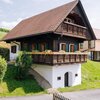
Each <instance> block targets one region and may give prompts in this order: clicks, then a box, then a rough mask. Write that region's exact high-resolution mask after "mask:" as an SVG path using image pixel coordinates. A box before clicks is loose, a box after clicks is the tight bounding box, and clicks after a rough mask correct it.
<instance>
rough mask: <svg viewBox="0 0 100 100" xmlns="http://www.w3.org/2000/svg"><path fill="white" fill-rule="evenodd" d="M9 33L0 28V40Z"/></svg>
mask: <svg viewBox="0 0 100 100" xmlns="http://www.w3.org/2000/svg"><path fill="white" fill-rule="evenodd" d="M8 32H9V30H8V29H4V28H0V40H1V39H2V38H3V37H4V36H5V35H6V34H7V33H8Z"/></svg>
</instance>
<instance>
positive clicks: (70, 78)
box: [64, 72, 73, 87]
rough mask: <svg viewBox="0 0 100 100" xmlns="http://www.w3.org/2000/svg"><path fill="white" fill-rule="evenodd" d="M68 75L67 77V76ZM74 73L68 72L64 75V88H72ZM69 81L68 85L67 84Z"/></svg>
mask: <svg viewBox="0 0 100 100" xmlns="http://www.w3.org/2000/svg"><path fill="white" fill-rule="evenodd" d="M66 74H67V75H66ZM66 79H67V80H66ZM72 79H73V78H72V72H66V73H65V74H64V87H69V86H72ZM66 81H67V83H66Z"/></svg>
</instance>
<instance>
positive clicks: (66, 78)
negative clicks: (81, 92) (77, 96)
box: [65, 72, 69, 87]
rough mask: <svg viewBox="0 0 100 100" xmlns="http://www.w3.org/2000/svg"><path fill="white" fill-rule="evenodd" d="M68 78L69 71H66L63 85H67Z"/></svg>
mask: <svg viewBox="0 0 100 100" xmlns="http://www.w3.org/2000/svg"><path fill="white" fill-rule="evenodd" d="M68 78H69V73H68V72H67V73H65V87H66V86H69V84H68V83H69V79H68Z"/></svg>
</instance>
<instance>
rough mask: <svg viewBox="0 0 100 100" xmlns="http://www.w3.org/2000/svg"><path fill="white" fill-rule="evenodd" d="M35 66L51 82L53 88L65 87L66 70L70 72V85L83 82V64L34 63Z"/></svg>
mask: <svg viewBox="0 0 100 100" xmlns="http://www.w3.org/2000/svg"><path fill="white" fill-rule="evenodd" d="M33 68H34V70H35V71H37V72H38V73H39V74H40V75H41V76H43V77H44V78H45V79H46V80H47V81H48V82H49V83H50V84H51V86H52V88H59V87H65V78H64V75H65V73H66V72H69V83H68V84H69V86H75V85H78V84H81V64H66V65H55V66H49V65H38V64H37V65H33ZM75 74H78V76H75ZM57 77H61V80H58V79H57Z"/></svg>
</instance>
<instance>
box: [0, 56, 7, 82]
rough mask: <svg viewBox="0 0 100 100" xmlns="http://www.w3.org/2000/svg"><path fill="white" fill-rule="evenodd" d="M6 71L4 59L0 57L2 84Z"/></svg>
mask: <svg viewBox="0 0 100 100" xmlns="http://www.w3.org/2000/svg"><path fill="white" fill-rule="evenodd" d="M6 70H7V62H6V60H5V59H4V58H2V57H1V56H0V82H2V80H3V78H4V76H5V72H6Z"/></svg>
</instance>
